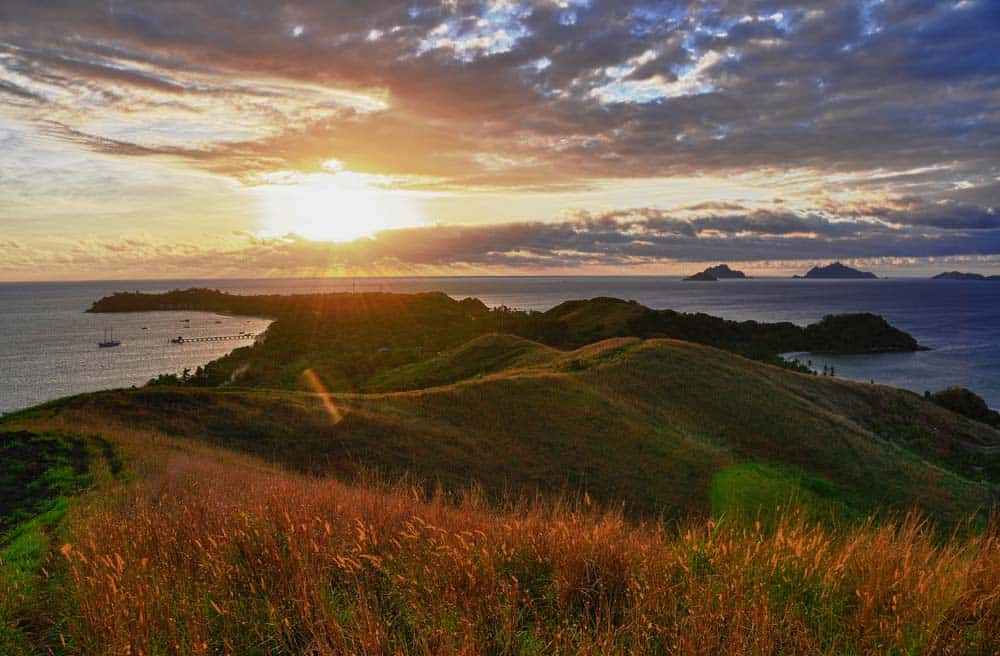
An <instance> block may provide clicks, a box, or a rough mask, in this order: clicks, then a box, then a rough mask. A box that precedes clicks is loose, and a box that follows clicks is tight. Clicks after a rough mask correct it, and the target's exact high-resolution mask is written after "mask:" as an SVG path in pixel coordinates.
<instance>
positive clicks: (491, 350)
mask: <svg viewBox="0 0 1000 656" xmlns="http://www.w3.org/2000/svg"><path fill="white" fill-rule="evenodd" d="M559 355H561V353H560V352H559V351H557V350H555V349H552V348H549V347H547V346H544V345H542V344H539V343H538V342H532V341H530V340H527V339H523V338H521V337H517V336H515V335H505V334H501V333H489V334H486V335H483V336H481V337H477V338H475V339H472V340H470V341H469V342H466V343H465V344H462V345H461V346H458V347H456V348H453V349H449V350H448V351H446V352H443V353H441V354H439V355H436V356H434V357H431V358H429V359H427V360H423V361H421V362H416V363H413V364H410V365H406V366H403V367H398V368H395V369H388V370H385V371H382V372H380V373H378V374H376V375H375V376H374V377H372V379H371V380H369V381H368V382H367V383H366V384H365V385H364V388H365V389H366V391H373V392H379V391H403V390H413V389H423V388H426V387H437V386H439V385H447V384H449V383H455V382H458V381H460V380H466V379H468V378H472V377H474V376H483V375H487V374H492V373H495V372H498V371H503V370H505V369H518V368H524V367H530V366H533V365H543V364H546V363H548V362H551V361H552V360H555V359H556V358H558V357H559Z"/></svg>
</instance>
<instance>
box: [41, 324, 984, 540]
mask: <svg viewBox="0 0 1000 656" xmlns="http://www.w3.org/2000/svg"><path fill="white" fill-rule="evenodd" d="M508 345H509V346H510V347H512V350H513V351H514V352H521V353H524V352H525V348H526V347H525V345H524V344H522V343H521V342H520V341H516V340H511V341H509V342H508ZM483 346H484V345H483V344H473V345H470V347H469V349H468V351H466V352H467V353H479V352H481V347H483ZM494 346H495V344H494ZM487 350H490V349H487ZM500 351H502V349H500ZM458 352H461V350H460V351H458ZM458 352H456V353H458ZM528 352H532V353H534V355H532V358H534V357H535V356H536V355H538V354H539V353H545V351H537V350H535V351H531V350H530V349H528ZM455 355H456V354H454V353H453V354H450V355H448V356H446V357H445V358H444V360H442V362H449V361H450V360H449V358H454V357H455ZM549 355H551V354H549ZM546 357H548V355H546ZM501 360H503V358H501ZM516 360H517V358H513V357H512V359H511V360H509V361H511V362H514V361H516ZM529 360H531V361H532V362H537V360H534V359H531V358H529ZM457 369H458V370H461V369H462V368H461V367H458V368H457ZM463 373H464V372H463ZM328 398H329V400H330V401H332V403H333V405H334V406H335V408H336V412H335V416H331V415H329V414H327V412H326V411H325V410H324V405H323V404H322V403H320V398H319V397H318V396H317V395H309V394H302V393H293V392H276V391H248V390H247V391H244V390H197V389H169V388H167V389H142V390H135V391H130V392H113V393H102V394H95V395H88V396H82V397H76V398H74V399H69V400H66V401H63V402H59V403H57V404H53V405H50V406H48V407H47V409H45V412H58V413H63V414H65V415H66V416H67V417H68V418H69V419H70V420H73V421H79V422H82V423H94V424H100V423H101V422H106V421H111V422H125V423H131V424H134V425H138V426H143V427H152V428H156V429H159V430H163V431H166V432H168V433H172V434H176V435H183V436H190V437H198V438H201V439H206V440H208V441H211V442H213V443H217V444H221V445H223V446H227V447H230V448H237V449H240V450H244V451H248V452H251V453H254V454H257V455H260V456H263V457H265V458H268V459H271V460H275V461H278V462H280V463H282V464H285V465H286V466H290V467H293V468H295V469H299V470H303V471H311V472H331V473H335V474H338V475H341V476H348V477H349V476H354V475H356V474H357V473H358V472H359V471H360V470H362V469H364V468H371V467H374V468H377V469H380V470H382V471H385V472H388V473H390V474H391V475H394V476H395V475H402V474H407V475H412V476H415V477H417V478H418V479H420V480H431V481H433V480H437V481H440V482H442V483H444V484H445V485H446V486H447V487H450V488H451V487H462V486H464V485H468V484H469V483H471V482H475V483H478V484H480V485H482V486H483V487H484V488H485V490H486V491H487V492H488V493H490V494H494V495H495V494H500V493H502V492H503V491H504V490H507V491H514V492H517V493H531V492H533V491H535V490H548V491H556V490H565V489H567V488H568V489H571V490H586V491H588V492H589V493H590V494H591V495H593V496H594V497H596V498H598V499H601V500H604V501H607V502H610V503H617V502H620V501H621V502H624V503H625V504H626V507H627V508H628V509H629V510H630V511H635V512H641V513H660V512H666V513H668V514H672V515H683V514H687V513H690V512H695V513H701V512H706V511H707V510H708V502H709V490H710V488H711V484H712V479H713V477H714V476H715V475H716V473H717V472H718V471H719V470H721V469H722V468H724V467H726V466H728V465H730V464H733V463H736V462H741V461H763V462H768V463H774V464H777V465H782V466H785V467H791V468H793V470H800V471H803V472H807V473H809V474H810V475H813V476H817V477H820V478H822V479H823V480H825V481H828V482H829V484H830V486H831V489H832V491H833V493H834V494H835V496H836V497H837V498H838V499H840V500H841V501H842V502H843V503H845V504H847V505H849V506H850V507H851V508H853V509H855V510H857V511H860V512H862V513H865V512H870V511H875V510H876V509H889V510H891V509H902V508H906V507H909V506H911V505H916V506H918V507H920V508H922V509H923V510H925V511H926V512H928V513H930V514H931V515H932V516H934V517H936V518H938V519H941V520H944V521H946V522H953V521H958V520H960V519H961V518H963V517H966V516H968V515H969V514H972V513H974V512H976V511H978V510H983V509H984V508H986V507H988V505H989V504H990V503H991V502H992V501H991V494H992V492H991V488H990V486H989V485H986V484H980V483H976V482H973V480H970V478H969V477H970V476H971V477H974V478H976V479H977V480H978V478H988V479H990V480H992V481H993V482H994V483H995V482H996V481H997V477H996V472H997V467H996V462H995V461H996V455H995V451H996V447H997V445H998V444H1000V432H997V431H995V430H993V429H991V428H989V427H987V426H984V425H981V424H977V423H976V422H972V421H969V420H967V419H965V418H962V417H959V416H958V415H955V414H953V413H950V412H947V411H946V410H943V409H941V408H939V407H937V406H935V405H933V404H930V403H928V402H925V401H924V400H922V399H920V398H919V397H917V396H916V395H913V394H910V393H908V392H903V391H899V390H894V389H891V388H886V387H881V386H872V385H863V384H857V383H851V382H847V381H842V380H836V379H829V378H821V377H817V376H812V375H803V374H796V373H793V372H788V371H785V370H781V369H778V368H775V367H770V366H767V365H763V364H760V363H757V362H753V361H750V360H747V359H745V358H742V357H739V356H735V355H733V354H730V353H727V352H724V351H720V350H717V349H713V348H710V347H704V346H699V345H695V344H690V343H686V342H678V341H673V340H647V341H641V340H638V339H634V338H632V339H620V340H608V341H605V342H601V343H598V344H593V345H590V346H588V347H585V348H583V349H579V350H577V351H574V352H570V353H566V354H564V355H561V356H559V357H557V358H555V359H552V360H551V361H550V362H549V363H548V364H546V365H541V364H533V366H531V367H528V368H516V369H510V370H506V371H500V372H497V373H494V374H489V375H484V376H481V377H477V378H475V379H470V380H466V381H464V382H459V383H455V384H447V385H442V386H438V387H433V388H428V389H423V390H416V391H408V392H396V393H382V394H354V395H330V396H329V397H328ZM918 454H919V455H918ZM991 454H992V455H991ZM920 456H923V457H925V458H928V459H930V460H931V461H933V462H928V461H925V460H923V459H922V458H921V457H920ZM934 463H937V464H934ZM976 468H978V469H976Z"/></svg>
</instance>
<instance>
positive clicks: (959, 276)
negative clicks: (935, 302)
mask: <svg viewBox="0 0 1000 656" xmlns="http://www.w3.org/2000/svg"><path fill="white" fill-rule="evenodd" d="M932 280H1000V276H984V275H983V274H981V273H964V272H962V271H945V272H944V273H939V274H937V275H936V276H934V277H933V278H932Z"/></svg>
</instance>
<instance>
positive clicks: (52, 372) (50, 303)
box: [0, 276, 1000, 412]
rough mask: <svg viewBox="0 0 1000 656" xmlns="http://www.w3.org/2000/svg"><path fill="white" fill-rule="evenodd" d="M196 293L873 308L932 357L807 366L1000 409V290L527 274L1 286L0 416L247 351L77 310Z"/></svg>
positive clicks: (693, 308)
mask: <svg viewBox="0 0 1000 656" xmlns="http://www.w3.org/2000/svg"><path fill="white" fill-rule="evenodd" d="M194 286H197V287H211V288H216V289H221V290H224V291H229V292H234V293H242V294H264V293H269V294H275V293H277V294H291V293H312V292H337V291H341V292H343V291H358V292H362V291H379V290H381V291H387V292H417V291H443V292H445V293H447V294H449V295H451V296H454V297H456V298H464V297H466V296H475V297H478V298H480V299H482V300H483V301H484V302H485V303H486V304H487V305H490V306H497V305H507V306H509V307H513V308H523V309H534V310H545V309H548V308H550V307H552V306H554V305H557V304H558V303H560V302H562V301H564V300H568V299H575V298H591V297H594V296H614V297H618V298H625V299H634V300H636V301H639V302H640V303H642V304H644V305H647V306H649V307H653V308H671V309H674V310H679V311H684V312H706V313H708V314H713V315H716V316H721V317H725V318H727V319H737V320H745V319H754V320H757V321H791V322H793V323H798V324H803V325H804V324H808V323H812V322H814V321H817V320H819V319H821V318H822V317H823V315H825V314H840V313H845V312H874V313H877V314H881V315H883V316H885V317H886V318H887V319H888V320H889V321H890V322H892V323H893V324H894V325H896V326H898V327H899V328H902V329H903V330H906V331H907V332H909V333H911V334H912V335H913V336H914V337H916V338H917V340H918V341H919V342H920V343H921V344H923V345H925V346H928V347H930V348H931V349H932V350H930V351H922V352H917V353H890V354H880V355H865V356H815V355H810V356H800V357H801V359H803V360H805V359H806V358H808V359H811V360H812V362H813V365H814V367H817V368H822V367H823V366H832V367H834V368H835V369H836V373H837V375H838V376H841V377H844V378H850V379H854V380H864V381H869V380H874V381H875V382H878V383H884V384H888V385H894V386H896V387H903V388H906V389H910V390H913V391H915V392H918V393H922V392H923V391H925V390H932V391H933V390H938V389H941V388H944V387H949V386H952V385H961V386H963V387H968V388H969V389H971V390H973V391H974V392H976V393H977V394H979V395H980V396H982V397H983V398H985V399H986V401H987V403H989V404H990V406H991V407H994V408H1000V282H983V281H952V280H918V279H902V278H901V279H888V280H790V279H778V278H759V279H752V280H727V281H719V282H712V283H697V282H683V281H681V280H679V279H678V278H673V277H671V278H667V277H649V276H643V277H583V276H579V277H576V276H575V277H542V276H539V277H449V278H434V277H427V278H363V279H362V278H359V279H356V280H355V279H350V278H338V279H302V280H275V279H266V280H167V281H148V280H147V281H113V282H105V281H102V282H51V283H0V412H11V411H14V410H18V409H21V408H25V407H29V406H32V405H35V404H38V403H41V402H43V401H47V400H51V399H55V398H59V397H62V396H67V395H70V394H78V393H81V392H89V391H96V390H100V389H108V388H118V387H129V386H132V385H142V384H144V383H146V382H147V381H148V380H149V379H150V378H153V377H155V376H157V375H158V374H161V373H179V372H181V371H182V370H183V369H185V368H188V369H192V370H193V369H194V368H196V367H197V366H199V365H203V364H205V363H206V362H208V361H210V360H213V359H215V358H218V357H220V356H222V355H224V354H226V353H228V352H229V351H230V350H232V349H233V348H236V347H238V346H241V345H243V344H244V343H249V342H244V343H241V342H202V343H186V344H172V343H170V339H171V338H173V337H176V336H178V335H183V336H185V337H198V336H210V335H235V334H240V333H243V332H253V333H257V332H260V331H262V330H264V329H265V328H266V327H267V325H268V321H267V320H266V319H258V318H248V317H227V316H221V315H215V314H207V313H198V312H151V313H137V314H86V313H85V312H84V311H85V310H86V309H87V308H88V307H90V304H91V303H92V302H93V301H95V300H97V299H98V298H100V297H102V296H105V295H107V294H110V293H112V292H115V291H126V290H127V291H135V290H139V291H146V292H156V291H166V290H169V289H178V288H187V287H194ZM185 320H187V321H185ZM105 329H107V330H111V329H113V330H114V335H115V338H116V339H120V340H121V342H122V345H121V346H120V347H117V348H110V349H102V348H98V347H97V342H98V341H100V339H101V338H102V337H103V335H104V331H105Z"/></svg>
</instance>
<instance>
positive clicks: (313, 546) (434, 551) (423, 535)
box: [52, 451, 1000, 655]
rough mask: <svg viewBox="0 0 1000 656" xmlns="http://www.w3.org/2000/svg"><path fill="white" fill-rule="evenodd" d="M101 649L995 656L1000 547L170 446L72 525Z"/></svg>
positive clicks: (80, 618) (92, 646)
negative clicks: (629, 515) (449, 493)
mask: <svg viewBox="0 0 1000 656" xmlns="http://www.w3.org/2000/svg"><path fill="white" fill-rule="evenodd" d="M69 536H70V538H69V540H70V541H69V542H68V543H67V544H66V545H64V546H63V548H62V550H61V554H59V555H58V559H59V560H60V561H61V563H62V564H61V566H60V567H61V568H62V570H63V573H64V575H63V577H62V581H63V582H62V583H61V585H62V586H63V590H62V598H63V603H62V604H61V607H60V608H61V610H58V611H56V610H53V614H56V613H57V612H58V613H61V616H59V617H53V618H52V620H53V624H52V625H53V626H55V627H58V631H59V634H60V635H59V643H60V645H65V647H64V649H65V650H66V651H70V652H75V653H85V654H238V655H244V654H435V655H444V654H845V653H847V654H850V653H857V654H892V653H897V654H911V653H940V654H968V653H975V654H995V653H997V652H998V650H1000V540H998V537H997V533H996V531H988V532H987V533H986V534H984V535H980V536H978V537H972V538H960V537H954V538H951V539H940V538H935V536H933V535H932V533H931V531H930V530H929V529H928V527H927V526H925V525H924V524H922V523H921V522H920V521H918V520H916V519H913V518H911V519H907V520H905V521H902V522H900V523H899V524H897V525H892V526H873V525H866V526H860V527H857V528H854V529H847V530H841V531H832V530H829V529H825V528H823V527H821V526H817V525H810V524H808V523H805V522H802V521H799V520H797V519H795V518H794V517H788V518H786V519H785V520H783V521H781V522H780V525H779V527H778V529H777V530H776V531H774V532H767V533H765V532H763V531H760V530H758V529H756V528H754V527H751V528H746V527H740V526H738V525H736V524H735V523H733V524H730V523H727V522H721V523H713V522H710V521H709V522H700V523H691V524H689V525H687V526H684V527H681V528H680V529H675V528H663V527H656V526H639V525H635V524H632V523H629V522H627V521H625V520H623V519H622V518H621V517H620V516H618V515H617V514H615V513H596V512H589V511H587V510H586V509H583V510H581V509H579V508H573V507H570V506H568V505H566V504H558V503H553V504H549V505H535V506H532V507H523V508H520V509H517V510H513V511H510V512H505V513H500V512H496V511H491V510H489V509H488V508H486V507H484V506H482V505H481V504H478V503H477V502H475V500H472V499H470V500H467V501H465V502H464V503H460V504H457V505H456V504H449V503H445V502H444V501H442V500H441V499H431V500H427V499H423V498H420V497H419V495H417V494H415V493H412V492H408V491H407V490H405V489H399V488H397V489H393V490H387V489H379V488H377V487H349V486H346V485H342V484H339V483H336V482H332V481H323V480H312V479H303V478H298V477H294V476H289V475H285V474H282V473H280V472H277V471H271V470H266V469H260V468H258V469H254V468H252V467H248V466H244V465H242V464H240V463H239V462H237V461H235V460H220V459H218V458H215V457H212V456H211V455H210V454H207V453H204V452H198V451H187V452H185V451H175V452H173V453H172V454H170V455H168V456H165V457H164V460H163V461H162V462H161V463H160V465H159V466H157V467H155V468H151V469H150V471H148V472H147V473H146V475H144V476H143V478H142V479H141V480H138V481H137V482H135V483H132V484H129V485H127V486H123V487H122V489H121V490H120V491H119V493H118V494H116V495H113V496H112V497H110V498H108V499H105V500H102V501H100V502H93V503H88V504H85V505H84V506H83V507H81V510H80V512H78V513H76V514H75V515H74V517H72V518H71V521H70V525H69Z"/></svg>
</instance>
